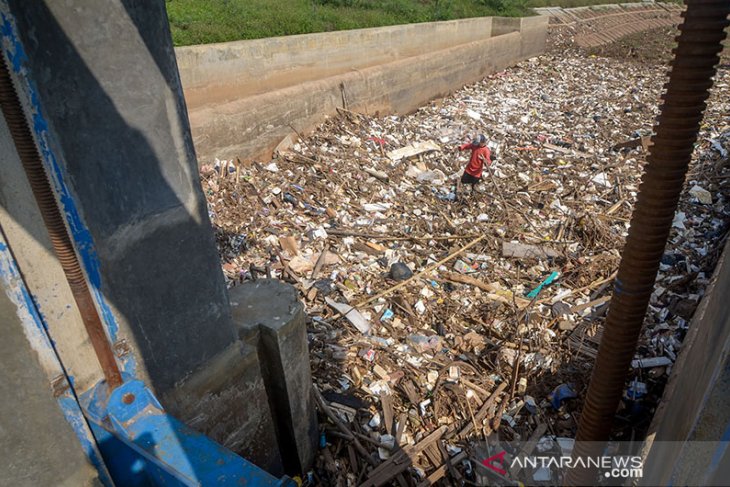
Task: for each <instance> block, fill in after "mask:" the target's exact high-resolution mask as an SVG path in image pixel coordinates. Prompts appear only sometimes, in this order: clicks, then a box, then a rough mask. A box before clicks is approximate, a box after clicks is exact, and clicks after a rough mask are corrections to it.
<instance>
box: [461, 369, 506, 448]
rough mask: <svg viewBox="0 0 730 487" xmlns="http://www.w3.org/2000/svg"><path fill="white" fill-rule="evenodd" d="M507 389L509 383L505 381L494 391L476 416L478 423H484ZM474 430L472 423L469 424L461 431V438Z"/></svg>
mask: <svg viewBox="0 0 730 487" xmlns="http://www.w3.org/2000/svg"><path fill="white" fill-rule="evenodd" d="M505 389H507V381H503V382H502V383H500V384H499V385H498V386H497V388H496V389H495V390H494V392H493V393H492V395H491V396H489V399H487V400H486V401H484V403H483V404H482V407H481V408H479V411H477V414H476V415H475V417H476V420H477V421H482V420H483V419H484V418H485V417H486V416H487V413H488V412H489V408H490V407H491V406H492V404H494V402H495V401H496V400H497V398H498V397H499V395H500V394H501V393H502V392H503V391H504V390H505ZM472 428H473V425H472V423H468V424H467V425H466V426H464V427H463V428H462V429H461V431H459V436H464V435H466V434H467V433H469V432H470V431H471V430H472Z"/></svg>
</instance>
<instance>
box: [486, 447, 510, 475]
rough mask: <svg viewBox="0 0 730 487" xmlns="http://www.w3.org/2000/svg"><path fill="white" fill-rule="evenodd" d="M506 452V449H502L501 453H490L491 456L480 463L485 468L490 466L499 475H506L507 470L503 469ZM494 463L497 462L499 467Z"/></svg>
mask: <svg viewBox="0 0 730 487" xmlns="http://www.w3.org/2000/svg"><path fill="white" fill-rule="evenodd" d="M506 454H507V452H506V451H503V452H502V453H497V454H496V455H492V456H491V457H489V458H487V459H486V460H483V461H482V465H484V466H485V467H487V468H491V469H492V470H494V471H495V472H497V473H498V474H500V475H506V474H507V470H505V469H504V468H503V467H504V456H505V455H506ZM495 463H498V464H499V467H498V466H497V465H495Z"/></svg>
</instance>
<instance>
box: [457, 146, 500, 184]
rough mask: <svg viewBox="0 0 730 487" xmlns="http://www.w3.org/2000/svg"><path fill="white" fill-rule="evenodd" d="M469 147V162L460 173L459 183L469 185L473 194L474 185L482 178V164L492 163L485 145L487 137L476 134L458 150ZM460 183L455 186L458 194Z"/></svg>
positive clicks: (488, 164)
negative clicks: (462, 172)
mask: <svg viewBox="0 0 730 487" xmlns="http://www.w3.org/2000/svg"><path fill="white" fill-rule="evenodd" d="M467 149H471V157H470V158H469V164H467V166H466V169H464V174H462V175H461V184H470V185H471V194H472V195H473V194H474V186H476V185H477V184H478V183H479V181H481V180H482V170H483V169H484V164H486V165H487V166H490V165H491V164H492V159H491V156H492V154H491V152H490V151H489V147H487V138H486V137H485V136H484V135H482V134H480V135H477V136H476V137H475V138H474V140H472V141H471V142H468V143H466V144H463V145H460V146H459V150H460V151H463V150H467ZM459 186H460V185H458V184H457V186H456V194H457V196H458V194H459V190H460V188H459Z"/></svg>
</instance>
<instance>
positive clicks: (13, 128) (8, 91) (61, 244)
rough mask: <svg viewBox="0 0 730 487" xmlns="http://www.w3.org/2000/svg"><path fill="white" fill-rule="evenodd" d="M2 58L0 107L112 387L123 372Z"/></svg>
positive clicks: (82, 317)
mask: <svg viewBox="0 0 730 487" xmlns="http://www.w3.org/2000/svg"><path fill="white" fill-rule="evenodd" d="M2 58H3V59H2V62H1V63H0V65H2V66H0V108H2V112H3V115H4V116H5V121H6V122H7V124H8V128H9V129H10V135H11V137H12V139H13V143H14V144H15V148H16V150H17V151H18V156H19V157H20V161H21V162H22V163H23V168H24V169H25V174H26V176H27V178H28V182H29V183H30V187H31V190H32V191H33V196H34V197H35V200H36V203H37V204H38V208H39V210H40V213H41V216H42V217H43V223H44V224H45V226H46V229H47V230H48V235H49V236H50V238H51V243H52V244H53V250H54V251H55V252H56V256H57V257H58V260H59V262H60V263H61V267H62V268H63V272H64V274H66V280H67V281H68V284H69V286H70V287H71V293H72V294H73V297H74V300H75V301H76V306H78V308H79V312H80V314H81V319H82V321H83V322H84V327H85V328H86V333H87V334H88V335H89V339H90V340H91V345H92V346H93V347H94V352H95V353H96V358H97V359H98V360H99V364H100V365H101V369H102V371H103V372H104V378H105V379H106V382H107V384H108V385H109V388H110V390H111V389H114V388H116V387H117V386H119V385H121V383H122V375H121V374H120V372H119V367H118V366H117V362H116V360H115V359H114V353H113V351H112V348H111V346H110V344H109V340H108V339H107V336H106V333H105V332H104V328H103V326H102V324H101V319H100V318H99V313H98V311H97V310H96V307H95V306H94V300H93V298H92V297H91V292H90V291H89V287H88V285H87V283H86V277H85V276H84V273H83V271H82V270H81V265H80V264H79V260H78V257H77V256H76V252H75V251H74V247H73V244H72V243H71V238H70V237H69V234H68V230H67V229H66V224H65V223H64V220H63V217H62V216H61V212H60V210H59V209H58V203H57V202H56V198H55V196H54V195H53V191H52V190H51V185H50V183H49V181H48V176H47V175H46V172H45V170H44V168H43V163H42V162H41V158H40V155H39V154H38V148H37V147H36V145H35V141H34V140H33V136H32V134H31V132H30V128H29V126H28V121H27V120H26V118H25V114H24V113H23V108H22V106H21V105H20V100H19V98H18V94H17V92H16V91H15V87H14V86H13V82H12V80H11V79H10V73H9V71H8V65H7V61H6V60H5V57H4V56H2Z"/></svg>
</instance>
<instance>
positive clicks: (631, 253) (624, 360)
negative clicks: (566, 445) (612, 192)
mask: <svg viewBox="0 0 730 487" xmlns="http://www.w3.org/2000/svg"><path fill="white" fill-rule="evenodd" d="M686 4H687V9H686V10H685V12H683V13H682V17H684V22H683V23H682V25H680V27H679V29H680V34H679V36H678V37H677V43H678V45H677V48H676V49H675V50H674V54H675V57H674V60H673V61H672V64H671V72H670V74H669V82H668V83H667V84H666V85H665V88H666V93H665V94H664V95H663V96H662V99H663V100H664V104H663V106H662V108H661V112H660V115H659V117H658V119H657V125H656V127H655V132H656V135H654V137H653V138H652V141H653V143H654V145H653V146H652V147H651V149H650V154H649V156H648V158H647V161H648V163H647V165H646V167H645V173H644V176H643V178H642V183H641V186H640V188H639V195H638V198H637V201H636V206H635V209H634V214H633V216H632V218H631V228H630V229H629V235H628V238H627V239H626V246H625V247H624V250H623V257H622V259H621V264H620V266H619V270H618V275H617V277H616V281H615V284H614V291H613V297H612V298H611V306H610V308H609V311H608V316H607V317H606V323H605V326H604V333H603V338H602V339H601V344H600V347H599V349H598V356H597V357H596V363H595V367H594V369H593V376H592V378H591V382H590V385H589V387H588V395H587V397H586V401H585V405H584V407H583V413H582V414H581V417H580V423H579V426H578V433H577V435H576V445H575V449H574V450H573V456H574V458H576V457H577V456H596V455H601V454H602V453H603V451H602V448H603V446H604V445H605V442H606V441H607V440H608V439H609V435H610V433H611V428H612V426H613V419H614V416H615V414H616V409H617V408H618V404H619V401H620V400H621V394H622V392H623V389H624V383H625V381H626V376H627V373H628V370H629V368H630V365H631V360H632V358H633V356H634V352H635V350H636V345H637V342H638V339H639V334H640V332H641V328H642V325H643V322H644V316H645V314H646V309H647V306H648V304H649V298H650V296H651V293H652V291H653V289H654V281H655V280H656V274H657V271H658V270H659V263H660V260H661V257H662V254H663V253H664V247H665V245H666V242H667V239H668V238H669V232H670V230H671V226H672V221H673V219H674V214H675V212H676V210H677V204H678V202H679V197H680V194H681V192H682V186H683V185H684V179H685V176H686V174H687V170H688V168H689V163H690V158H691V155H692V151H693V149H694V143H695V142H696V140H697V133H698V131H699V128H700V122H701V121H702V117H703V113H704V110H705V107H706V105H705V101H706V100H707V98H708V97H709V89H710V88H711V87H712V83H713V82H712V77H713V76H714V75H715V72H716V71H715V66H716V65H717V63H718V62H719V60H720V59H719V56H718V54H719V53H720V52H721V51H722V41H723V40H724V39H725V32H724V29H725V28H726V27H727V26H728V24H729V23H730V22H728V19H727V18H728V15H729V14H730V1H728V0H686ZM595 483H596V470H595V469H571V470H569V471H568V473H567V475H566V479H565V485H595Z"/></svg>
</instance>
